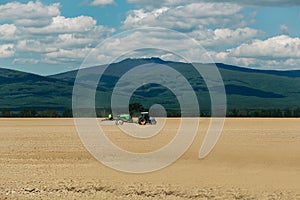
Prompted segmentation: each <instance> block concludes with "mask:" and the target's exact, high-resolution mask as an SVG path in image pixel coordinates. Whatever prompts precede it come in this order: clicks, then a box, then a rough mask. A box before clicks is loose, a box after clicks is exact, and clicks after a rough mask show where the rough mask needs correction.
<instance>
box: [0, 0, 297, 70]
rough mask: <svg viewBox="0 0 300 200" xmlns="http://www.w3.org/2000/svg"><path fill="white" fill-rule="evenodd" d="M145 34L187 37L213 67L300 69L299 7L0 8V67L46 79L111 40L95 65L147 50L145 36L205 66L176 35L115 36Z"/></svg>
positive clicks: (130, 0)
mask: <svg viewBox="0 0 300 200" xmlns="http://www.w3.org/2000/svg"><path fill="white" fill-rule="evenodd" d="M237 2H238V3H237ZM143 27H162V28H166V29H171V30H174V31H178V32H179V33H182V34H185V35H186V36H187V37H190V38H192V39H194V40H196V41H198V42H199V44H201V45H202V47H203V48H205V49H206V51H207V52H208V53H209V55H210V56H211V58H212V59H213V61H215V62H223V63H227V64H233V65H239V66H244V67H250V68H258V69H278V70H290V69H300V1H298V0H286V1H280V0H266V1H258V0H253V1H249V0H247V1H246V0H240V1H233V0H225V1H220V0H211V1H208V0H176V1H172V0H160V1H148V0H127V1H126V0H124V1H121V0H120V1H118V0H73V1H69V0H68V1H67V0H61V1H49V0H40V1H28V0H19V1H8V0H2V1H1V3H0V67H4V68H9V69H17V70H21V71H26V72H32V73H36V74H42V75H48V74H55V73H59V72H63V71H68V70H72V69H76V68H78V67H79V66H80V65H81V63H82V62H83V60H84V58H85V57H86V56H87V55H88V53H89V52H90V51H92V50H94V49H95V48H96V47H97V45H98V44H100V43H101V42H102V41H103V40H105V39H106V38H111V37H113V39H110V40H109V41H110V43H107V42H106V43H105V44H103V46H101V48H102V51H101V52H100V54H101V55H99V56H98V57H97V58H95V63H96V64H104V63H108V62H110V61H111V60H113V59H114V58H117V57H120V56H122V55H123V54H125V53H126V52H124V51H125V50H126V48H127V47H128V46H129V45H132V44H134V45H136V46H137V47H139V48H143V42H142V41H143V39H142V38H144V37H145V36H146V35H147V37H149V35H151V37H150V38H147V39H148V41H149V42H151V43H152V44H153V46H155V45H156V44H157V46H168V47H170V48H171V49H176V52H179V53H180V52H181V53H183V54H184V53H185V52H188V53H189V55H190V58H191V61H192V62H201V61H202V60H201V58H200V57H199V51H197V49H196V48H197V47H194V46H192V45H191V44H185V41H183V40H182V38H176V35H174V36H166V35H165V34H164V33H163V32H162V33H155V34H154V33H153V34H150V33H148V32H147V31H144V32H143V31H140V32H139V33H137V32H132V35H130V34H128V35H126V36H125V37H122V38H119V37H118V36H115V35H116V34H118V33H122V32H123V31H126V30H132V29H134V28H143ZM152 53H153V54H151V52H150V53H149V52H148V53H147V55H140V54H139V56H159V57H161V58H163V59H165V60H178V56H175V55H172V52H171V53H170V52H169V53H168V54H166V53H165V52H161V54H160V53H158V51H154V52H152ZM127 54H128V52H127ZM130 55H131V56H132V55H134V54H130Z"/></svg>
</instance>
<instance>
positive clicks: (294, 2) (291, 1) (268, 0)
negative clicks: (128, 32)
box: [127, 0, 300, 8]
mask: <svg viewBox="0 0 300 200" xmlns="http://www.w3.org/2000/svg"><path fill="white" fill-rule="evenodd" d="M127 2H128V3H132V4H137V5H140V6H147V7H151V8H153V7H161V6H176V5H183V4H187V3H197V2H216V3H224V2H227V3H234V4H240V5H246V6H249V5H253V6H299V5H300V1H298V0H284V1H282V0H264V1H261V0H252V1H249V0H239V1H237V0H160V1H149V0H127Z"/></svg>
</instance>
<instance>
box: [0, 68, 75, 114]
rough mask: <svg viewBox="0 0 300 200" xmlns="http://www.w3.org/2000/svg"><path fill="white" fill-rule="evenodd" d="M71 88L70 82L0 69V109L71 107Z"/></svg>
mask: <svg viewBox="0 0 300 200" xmlns="http://www.w3.org/2000/svg"><path fill="white" fill-rule="evenodd" d="M72 88H73V85H72V83H71V82H67V81H63V80H58V79H53V78H49V77H43V76H39V75H35V74H30V73H25V72H20V71H14V70H8V69H0V96H1V98H0V108H9V109H11V110H21V109H24V108H34V109H38V110H40V109H63V108H65V107H70V105H71V97H72Z"/></svg>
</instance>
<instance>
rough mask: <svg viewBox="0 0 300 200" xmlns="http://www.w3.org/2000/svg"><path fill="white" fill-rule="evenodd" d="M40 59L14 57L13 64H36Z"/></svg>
mask: <svg viewBox="0 0 300 200" xmlns="http://www.w3.org/2000/svg"><path fill="white" fill-rule="evenodd" d="M39 62H40V61H39V60H37V59H33V58H15V59H14V60H13V62H12V63H13V64H22V65H24V64H38V63H39Z"/></svg>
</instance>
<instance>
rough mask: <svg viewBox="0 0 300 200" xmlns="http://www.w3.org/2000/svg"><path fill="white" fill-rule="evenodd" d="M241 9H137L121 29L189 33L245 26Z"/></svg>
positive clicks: (201, 6) (228, 6)
mask: <svg viewBox="0 0 300 200" xmlns="http://www.w3.org/2000/svg"><path fill="white" fill-rule="evenodd" d="M241 9H242V7H241V6H238V5H235V4H229V3H193V4H188V5H184V6H175V7H161V8H157V9H153V10H147V9H138V10H132V11H130V12H128V13H127V17H126V19H125V21H124V23H123V28H133V27H141V26H153V27H157V26H159V27H164V28H171V29H175V30H180V31H184V32H186V31H191V30H194V29H197V28H199V27H201V26H206V25H216V26H220V27H224V26H235V27H236V26H239V25H242V24H245V22H244V21H243V19H242V18H243V16H242V15H241V14H240V11H241Z"/></svg>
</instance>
